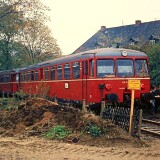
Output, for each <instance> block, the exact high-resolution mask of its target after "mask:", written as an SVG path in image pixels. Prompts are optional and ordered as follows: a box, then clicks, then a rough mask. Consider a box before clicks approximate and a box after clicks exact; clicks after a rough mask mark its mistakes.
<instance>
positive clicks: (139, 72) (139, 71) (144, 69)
mask: <svg viewBox="0 0 160 160" xmlns="http://www.w3.org/2000/svg"><path fill="white" fill-rule="evenodd" d="M135 63H136V76H137V77H148V76H149V71H148V66H147V61H146V60H143V59H137V60H135Z"/></svg>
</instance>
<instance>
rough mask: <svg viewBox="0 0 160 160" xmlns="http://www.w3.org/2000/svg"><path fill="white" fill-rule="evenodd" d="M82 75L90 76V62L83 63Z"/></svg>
mask: <svg viewBox="0 0 160 160" xmlns="http://www.w3.org/2000/svg"><path fill="white" fill-rule="evenodd" d="M82 73H83V75H88V61H83V62H82Z"/></svg>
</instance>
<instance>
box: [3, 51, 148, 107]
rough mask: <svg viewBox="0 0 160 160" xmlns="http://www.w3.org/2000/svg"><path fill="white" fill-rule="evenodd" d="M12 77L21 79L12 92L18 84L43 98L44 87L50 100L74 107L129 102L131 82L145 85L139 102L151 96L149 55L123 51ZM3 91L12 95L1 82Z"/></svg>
mask: <svg viewBox="0 0 160 160" xmlns="http://www.w3.org/2000/svg"><path fill="white" fill-rule="evenodd" d="M10 75H11V76H13V77H14V75H17V81H16V80H14V81H13V82H11V83H10V84H12V88H13V86H14V85H13V84H14V83H16V85H17V86H19V87H20V88H21V90H22V91H24V92H26V93H27V94H31V95H32V94H40V92H43V90H41V89H42V86H43V87H46V88H48V96H49V97H50V98H57V99H58V100H59V101H60V100H63V101H70V102H72V103H81V102H82V100H85V101H86V104H88V105H91V104H97V103H100V102H101V101H102V100H105V101H106V102H113V101H114V102H117V103H123V102H124V101H127V100H128V99H129V98H130V95H131V91H130V90H128V89H127V83H128V80H129V79H135V80H140V82H141V90H137V91H136V92H135V99H137V100H140V98H141V97H142V96H143V95H144V94H146V93H149V92H150V76H149V69H148V57H147V55H146V54H145V53H143V52H140V51H135V50H129V49H123V48H118V49H115V48H114V49H113V48H102V49H95V50H90V51H85V52H81V53H77V54H71V55H68V56H64V57H61V58H57V59H54V60H50V61H47V62H43V63H39V64H36V65H32V66H29V67H26V68H22V69H19V71H18V72H16V73H13V74H12V73H10ZM1 76H2V74H1ZM18 76H19V80H18ZM13 79H14V78H13ZM14 87H15V86H14ZM3 89H4V90H6V91H8V90H7V89H6V88H4V82H1V83H0V90H1V91H2V90H3ZM15 90H16V87H15V88H14V89H10V90H9V91H11V92H15ZM40 90H41V91H40Z"/></svg>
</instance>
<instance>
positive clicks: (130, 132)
mask: <svg viewBox="0 0 160 160" xmlns="http://www.w3.org/2000/svg"><path fill="white" fill-rule="evenodd" d="M133 112H134V89H133V90H132V92H131V111H130V123H129V134H132V125H133Z"/></svg>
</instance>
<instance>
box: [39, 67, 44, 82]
mask: <svg viewBox="0 0 160 160" xmlns="http://www.w3.org/2000/svg"><path fill="white" fill-rule="evenodd" d="M39 77H40V80H43V68H41V69H40V76H39Z"/></svg>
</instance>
